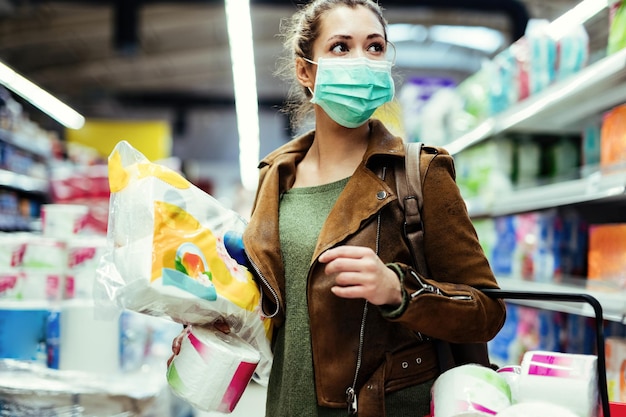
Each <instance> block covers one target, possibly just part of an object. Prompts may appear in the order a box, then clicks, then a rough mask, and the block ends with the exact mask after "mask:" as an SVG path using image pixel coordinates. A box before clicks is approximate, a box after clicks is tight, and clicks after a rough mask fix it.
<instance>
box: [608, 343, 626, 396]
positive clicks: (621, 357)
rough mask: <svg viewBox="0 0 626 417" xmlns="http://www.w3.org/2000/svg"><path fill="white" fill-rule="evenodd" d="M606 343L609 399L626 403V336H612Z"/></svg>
mask: <svg viewBox="0 0 626 417" xmlns="http://www.w3.org/2000/svg"><path fill="white" fill-rule="evenodd" d="M604 343H605V350H606V379H607V388H608V391H609V400H610V401H615V402H620V403H626V338H625V337H618V336H611V337H607V338H605V340H604Z"/></svg>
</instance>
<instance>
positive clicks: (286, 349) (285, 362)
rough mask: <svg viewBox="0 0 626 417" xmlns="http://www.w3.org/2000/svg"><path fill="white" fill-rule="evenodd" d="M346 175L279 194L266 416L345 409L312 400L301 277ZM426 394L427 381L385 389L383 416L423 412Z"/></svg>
mask: <svg viewBox="0 0 626 417" xmlns="http://www.w3.org/2000/svg"><path fill="white" fill-rule="evenodd" d="M348 180H349V178H345V179H342V180H340V181H336V182H333V183H330V184H324V185H320V186H316V187H302V188H293V189H291V190H289V191H287V192H286V193H285V194H283V196H282V198H281V203H280V213H279V229H280V230H279V235H280V246H281V253H282V257H283V262H284V266H285V277H286V278H285V306H286V307H285V322H284V325H283V326H282V327H280V328H279V329H277V331H276V334H275V338H276V340H275V345H274V359H273V365H272V371H271V375H270V380H269V384H268V389H267V403H266V412H265V415H266V416H267V417H295V416H298V417H300V416H302V417H304V416H307V417H337V416H341V417H344V416H346V415H347V411H346V410H347V408H325V407H319V406H318V405H317V400H316V395H315V382H314V377H313V359H312V354H311V337H310V332H309V313H308V308H307V281H308V272H309V267H310V265H311V261H312V257H313V252H314V251H315V245H316V243H317V239H318V236H319V233H320V231H321V229H322V226H323V225H324V222H325V221H326V218H327V217H328V214H329V213H330V210H331V209H332V207H333V205H334V204H335V202H336V201H337V198H338V197H339V195H340V194H341V192H342V191H343V189H344V187H345V186H346V184H347V183H348ZM365 349H367V346H366V347H365ZM355 367H356V364H355ZM346 388H347V387H346ZM429 395H430V383H427V384H422V385H420V386H415V387H410V388H407V389H405V390H402V391H399V392H396V393H393V394H390V395H387V398H386V400H385V403H386V414H387V417H405V416H406V417H421V416H423V415H426V414H428V409H427V408H424V404H427V403H428V397H429Z"/></svg>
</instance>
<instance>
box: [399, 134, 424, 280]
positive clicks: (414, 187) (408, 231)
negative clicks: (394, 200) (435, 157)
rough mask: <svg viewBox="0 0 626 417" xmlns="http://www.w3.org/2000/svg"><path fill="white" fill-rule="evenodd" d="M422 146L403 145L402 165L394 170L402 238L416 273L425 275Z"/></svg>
mask: <svg viewBox="0 0 626 417" xmlns="http://www.w3.org/2000/svg"><path fill="white" fill-rule="evenodd" d="M422 146H423V143H422V142H408V143H405V149H406V158H405V161H404V164H399V165H398V167H397V168H396V192H397V193H398V201H399V203H400V206H401V207H402V209H403V211H404V230H403V233H404V237H405V238H406V240H407V243H408V244H409V247H410V249H411V252H412V255H413V260H414V261H415V263H416V268H417V269H418V272H419V273H420V274H423V275H426V260H425V259H424V251H423V247H422V245H423V238H424V228H423V224H422V216H421V212H420V211H421V209H422V204H423V196H422V179H421V176H420V155H421V153H422Z"/></svg>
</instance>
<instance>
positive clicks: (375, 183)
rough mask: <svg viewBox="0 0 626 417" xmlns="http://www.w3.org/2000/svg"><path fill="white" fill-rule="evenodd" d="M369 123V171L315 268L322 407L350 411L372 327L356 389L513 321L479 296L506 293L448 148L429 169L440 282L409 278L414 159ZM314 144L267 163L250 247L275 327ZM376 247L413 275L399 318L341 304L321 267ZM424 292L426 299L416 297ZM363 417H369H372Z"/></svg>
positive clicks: (331, 224) (359, 174)
mask: <svg viewBox="0 0 626 417" xmlns="http://www.w3.org/2000/svg"><path fill="white" fill-rule="evenodd" d="M369 123H370V128H371V138H370V141H369V146H368V149H367V151H366V153H365V155H364V157H363V162H362V163H361V164H360V165H359V167H358V168H357V169H356V171H355V172H354V174H353V175H352V177H351V178H350V180H349V181H348V183H347V185H346V187H345V189H344V191H343V192H342V194H341V195H340V197H339V199H338V200H337V202H336V204H335V206H334V207H333V209H332V210H331V212H330V214H329V216H328V219H327V220H326V223H325V224H324V226H323V228H322V230H321V233H320V236H319V240H318V243H317V247H316V249H315V253H314V256H313V260H312V262H311V265H310V269H309V282H308V302H309V316H310V325H311V340H312V352H313V366H314V373H315V384H316V390H317V398H318V403H319V404H320V405H323V406H330V407H345V405H346V396H345V393H346V388H348V387H350V386H352V384H353V379H354V378H355V371H356V367H357V358H358V354H359V345H360V332H361V326H362V321H363V320H365V325H364V333H363V336H362V346H363V350H362V360H361V363H360V368H359V370H358V378H357V384H356V385H357V389H358V388H359V387H362V386H363V385H364V384H365V383H366V381H368V380H370V379H371V376H372V375H373V374H374V373H375V372H376V371H378V373H380V369H381V368H384V366H385V362H388V361H389V358H390V355H393V354H394V353H396V352H401V351H406V349H409V348H411V347H412V346H417V345H420V344H421V343H423V342H422V336H427V337H430V338H436V339H441V340H445V341H449V342H485V341H489V340H491V339H492V338H493V337H494V336H495V335H496V334H497V332H498V331H499V330H500V328H501V327H502V325H503V323H504V320H505V308H504V303H503V302H502V301H500V300H493V299H490V298H489V297H487V296H485V295H484V294H483V293H482V292H481V291H480V290H479V289H481V288H498V284H497V282H496V279H495V278H494V275H493V272H492V271H491V269H490V266H489V263H488V261H487V259H486V257H485V255H484V253H483V251H482V248H481V246H480V244H479V241H478V238H477V235H476V232H475V229H474V227H473V225H472V223H471V220H470V218H469V216H468V213H467V210H466V206H465V204H464V201H463V199H462V197H461V195H460V193H459V190H458V188H457V185H456V183H455V172H454V164H453V159H452V157H451V156H450V155H449V154H448V152H446V151H445V150H444V149H442V148H432V147H430V148H429V147H425V148H424V150H423V151H422V155H421V162H420V165H421V177H422V184H423V195H424V203H423V211H422V219H423V223H424V252H425V257H426V260H427V264H428V269H429V270H430V275H431V276H430V277H420V278H421V280H422V284H423V285H422V284H420V283H419V282H418V280H417V279H415V276H414V275H413V274H412V273H410V271H412V268H411V267H410V266H409V265H411V264H412V261H411V255H410V251H409V248H408V247H407V245H406V243H405V242H404V240H403V237H402V225H403V222H404V217H403V212H402V209H401V207H400V205H399V204H398V201H397V196H396V192H395V190H396V186H395V178H394V170H393V166H394V164H395V163H396V162H397V161H398V158H401V159H403V158H404V156H405V150H404V145H403V141H402V139H401V138H398V137H395V136H393V135H392V134H391V133H389V131H387V129H386V128H385V127H384V126H383V124H382V123H381V122H379V121H377V120H374V119H372V120H371V121H370V122H369ZM314 137H315V136H314V133H313V132H310V133H308V134H305V135H303V136H301V137H299V138H296V139H294V140H292V141H290V142H288V143H287V144H285V145H283V146H282V147H280V148H279V149H277V150H276V151H274V152H272V153H271V154H270V155H268V156H267V157H266V158H265V159H263V161H262V162H261V163H260V170H261V171H260V180H259V188H258V191H257V196H256V200H255V203H254V208H253V212H252V216H251V219H250V222H249V224H248V226H247V229H246V231H245V233H244V246H245V248H246V252H247V254H248V257H249V259H250V262H251V265H252V269H253V271H254V272H255V275H256V277H257V279H258V280H259V282H260V284H261V287H262V290H263V309H264V312H265V313H266V314H267V315H268V316H271V317H272V319H273V322H274V325H275V326H280V325H281V323H282V321H283V320H284V311H285V308H289V306H285V304H284V289H285V276H284V269H283V263H282V259H281V251H280V247H279V237H278V210H279V204H280V196H281V194H282V193H284V192H285V191H286V190H288V189H289V188H290V187H291V186H292V184H293V183H294V180H295V172H296V165H297V164H298V162H299V161H301V160H302V158H303V157H304V155H305V153H306V152H307V150H308V149H309V147H310V146H311V144H312V142H313V140H314ZM379 215H380V216H379ZM302 221H306V219H302ZM377 242H378V255H379V256H380V258H381V259H382V261H383V262H385V263H395V264H397V265H399V266H400V268H401V270H402V272H403V274H404V277H403V280H402V281H403V287H404V290H405V292H406V294H405V295H408V296H407V297H406V299H408V300H409V301H408V303H407V304H408V305H407V307H406V309H405V310H404V311H403V312H401V314H399V315H397V316H395V317H393V318H390V317H389V316H388V315H385V314H383V311H382V309H380V308H377V307H375V306H369V307H366V306H365V301H364V300H350V299H342V298H338V297H336V296H335V295H333V294H332V292H331V291H330V288H331V286H332V285H333V280H332V279H331V278H330V277H328V276H326V275H325V274H324V270H323V268H324V265H323V264H321V263H319V262H318V261H317V259H318V257H319V255H320V254H321V253H322V252H324V251H325V250H327V249H329V248H332V247H335V246H338V245H359V246H367V247H370V248H372V249H376V246H377ZM431 286H432V287H431ZM433 290H434V291H433ZM417 291H420V293H419V295H416V296H415V297H411V296H410V295H412V294H415V293H416V292H417ZM386 366H387V367H390V366H391V365H390V364H387V365H386ZM383 374H384V372H383ZM387 376H388V372H387ZM368 385H370V382H369V381H368ZM383 385H384V387H383V388H384V389H385V390H386V391H390V389H389V387H390V386H394V387H396V388H394V389H399V388H402V386H400V385H397V384H396V385H394V384H393V381H388V380H385V381H383ZM404 386H406V384H404ZM369 388H371V385H370V386H369ZM391 390H393V389H391ZM360 408H361V407H360ZM361 411H362V409H359V416H360V417H361V416H363V415H368V413H361ZM363 411H364V410H363ZM372 415H375V414H372Z"/></svg>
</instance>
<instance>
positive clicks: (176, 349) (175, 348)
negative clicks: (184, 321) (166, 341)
mask: <svg viewBox="0 0 626 417" xmlns="http://www.w3.org/2000/svg"><path fill="white" fill-rule="evenodd" d="M212 326H213V327H214V328H215V329H216V330H219V331H220V332H222V333H225V334H228V333H230V327H229V326H228V323H226V322H225V321H223V320H217V321H216V322H214V323H213V324H212ZM189 331H191V326H187V327H184V328H183V330H181V332H180V333H179V334H178V335H177V336H176V337H175V338H174V340H172V356H170V357H169V358H168V359H167V367H168V368H169V367H170V364H171V363H172V361H173V360H174V357H176V355H178V354H179V353H180V345H181V343H183V339H184V338H185V337H186V336H187V333H189Z"/></svg>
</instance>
